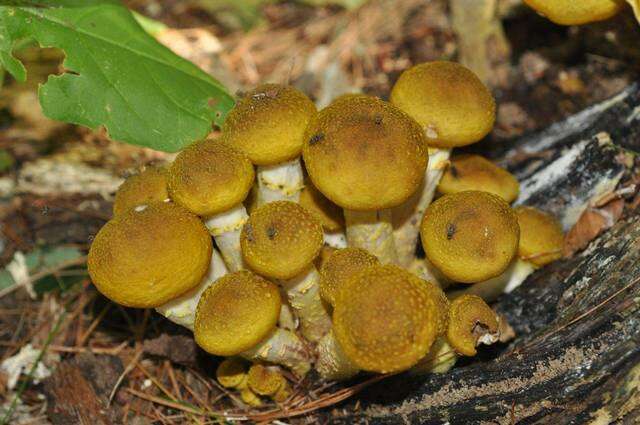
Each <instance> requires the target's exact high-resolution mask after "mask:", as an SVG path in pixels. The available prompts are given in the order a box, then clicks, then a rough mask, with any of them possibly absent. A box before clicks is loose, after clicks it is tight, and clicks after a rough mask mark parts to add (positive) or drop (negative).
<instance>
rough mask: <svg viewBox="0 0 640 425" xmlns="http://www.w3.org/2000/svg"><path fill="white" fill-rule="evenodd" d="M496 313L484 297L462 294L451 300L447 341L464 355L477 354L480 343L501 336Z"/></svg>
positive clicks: (487, 343)
mask: <svg viewBox="0 0 640 425" xmlns="http://www.w3.org/2000/svg"><path fill="white" fill-rule="evenodd" d="M499 329H500V326H499V320H498V316H497V315H496V313H495V312H494V311H493V310H492V309H491V307H489V306H488V305H487V303H485V302H484V301H483V300H482V298H480V297H478V296H475V295H462V296H461V297H458V298H456V299H455V300H453V301H452V302H451V306H450V308H449V326H448V327H447V341H448V342H449V344H451V346H452V347H453V348H454V349H455V350H456V352H457V353H459V354H462V355H463V356H475V355H476V354H477V350H476V347H477V346H478V345H480V344H486V345H490V344H493V343H495V342H497V341H498V339H499V337H500V331H499Z"/></svg>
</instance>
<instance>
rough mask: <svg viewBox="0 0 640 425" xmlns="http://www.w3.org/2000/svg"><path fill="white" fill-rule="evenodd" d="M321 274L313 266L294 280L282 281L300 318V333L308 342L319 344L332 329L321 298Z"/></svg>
mask: <svg viewBox="0 0 640 425" xmlns="http://www.w3.org/2000/svg"><path fill="white" fill-rule="evenodd" d="M319 282H320V274H319V273H318V270H317V269H316V268H315V266H313V265H311V266H310V267H309V268H308V269H307V270H306V271H305V272H303V273H301V274H299V275H298V276H296V277H294V278H293V279H288V280H283V281H281V284H282V287H283V288H284V290H285V292H286V293H287V298H288V299H289V303H290V304H291V307H292V308H293V309H294V311H295V312H296V313H297V316H298V317H299V318H300V331H301V332H302V336H304V337H305V339H307V340H308V341H311V342H317V341H319V340H320V338H322V337H323V336H324V335H326V334H327V332H329V330H330V329H331V318H330V317H329V314H328V313H327V310H326V309H325V307H324V304H323V303H322V300H321V298H320V287H319V285H318V283H319Z"/></svg>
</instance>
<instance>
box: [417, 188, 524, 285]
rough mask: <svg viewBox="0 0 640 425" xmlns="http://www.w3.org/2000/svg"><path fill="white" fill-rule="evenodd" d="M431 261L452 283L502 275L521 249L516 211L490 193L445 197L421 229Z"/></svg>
mask: <svg viewBox="0 0 640 425" xmlns="http://www.w3.org/2000/svg"><path fill="white" fill-rule="evenodd" d="M420 232H421V236H422V245H423V247H424V251H425V253H426V255H427V258H428V259H429V261H431V263H433V265H434V266H436V267H437V268H438V270H440V271H441V272H442V273H443V274H444V275H445V276H446V277H448V278H449V279H451V280H453V281H456V282H463V283H475V282H481V281H483V280H487V279H490V278H492V277H495V276H498V275H500V274H501V273H502V272H504V271H505V270H506V269H507V267H508V266H509V264H510V262H511V260H512V259H513V258H514V257H515V255H516V252H517V249H518V239H519V234H520V229H519V227H518V219H517V217H516V214H515V213H514V211H513V210H512V209H511V208H510V207H509V204H507V203H506V202H505V201H504V200H503V199H502V198H500V197H499V196H497V195H493V194H491V193H488V192H480V191H473V190H470V191H464V192H458V193H454V194H451V195H445V196H443V197H441V198H439V199H437V200H436V201H435V202H434V203H432V204H431V205H429V207H428V208H427V211H426V212H425V214H424V219H423V220H422V226H421V230H420Z"/></svg>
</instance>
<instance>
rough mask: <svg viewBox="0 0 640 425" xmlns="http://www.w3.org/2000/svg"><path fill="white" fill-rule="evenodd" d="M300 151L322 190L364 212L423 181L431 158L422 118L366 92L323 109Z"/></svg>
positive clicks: (398, 199)
mask: <svg viewBox="0 0 640 425" xmlns="http://www.w3.org/2000/svg"><path fill="white" fill-rule="evenodd" d="M302 154H303V157H304V162H305V165H306V167H307V171H308V172H309V176H310V178H311V181H312V182H313V184H314V185H315V187H317V188H318V190H320V191H321V192H322V193H323V194H324V195H325V196H326V197H327V198H329V199H330V200H331V201H333V202H334V203H336V204H338V205H340V206H341V207H343V208H347V209H351V210H361V211H367V210H378V209H385V208H391V207H394V206H397V205H399V204H401V203H402V202H404V201H406V200H407V199H408V198H409V196H411V195H412V194H413V193H414V192H415V191H416V190H417V189H418V187H419V186H420V183H421V182H422V180H423V177H424V171H425V169H426V166H427V157H428V153H427V145H426V138H425V136H424V133H423V132H422V129H421V128H420V126H419V125H418V123H416V122H415V121H414V120H413V119H411V117H409V116H408V115H407V114H405V113H404V112H402V111H401V110H399V109H398V108H396V107H395V106H393V105H391V104H390V103H387V102H384V101H382V100H380V99H377V98H374V97H370V96H363V95H351V96H348V97H345V98H343V99H342V100H340V101H338V102H334V103H332V104H331V105H329V106H328V107H326V108H325V109H323V110H322V111H320V112H319V113H318V115H317V116H316V118H315V119H313V120H312V122H311V123H310V124H309V127H307V132H306V135H305V142H304V147H303V149H302Z"/></svg>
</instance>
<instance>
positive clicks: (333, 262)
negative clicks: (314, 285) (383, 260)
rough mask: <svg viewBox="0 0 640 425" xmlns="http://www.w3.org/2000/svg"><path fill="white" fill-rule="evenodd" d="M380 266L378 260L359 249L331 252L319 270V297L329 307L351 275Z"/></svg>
mask: <svg viewBox="0 0 640 425" xmlns="http://www.w3.org/2000/svg"><path fill="white" fill-rule="evenodd" d="M378 264H380V261H378V258H376V257H375V256H373V255H371V254H369V253H368V252H367V251H365V250H364V249H361V248H344V249H339V250H336V251H335V252H333V254H331V256H330V257H329V258H328V259H327V261H325V262H324V264H323V265H322V268H321V269H320V296H322V298H323V299H324V300H325V301H326V302H328V303H329V304H331V305H334V304H335V297H336V294H337V292H338V291H339V289H340V286H341V285H342V284H344V282H345V281H347V280H348V279H349V278H350V277H351V276H352V275H354V274H356V273H358V272H360V271H362V270H365V269H366V268H368V267H371V266H375V265H378Z"/></svg>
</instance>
